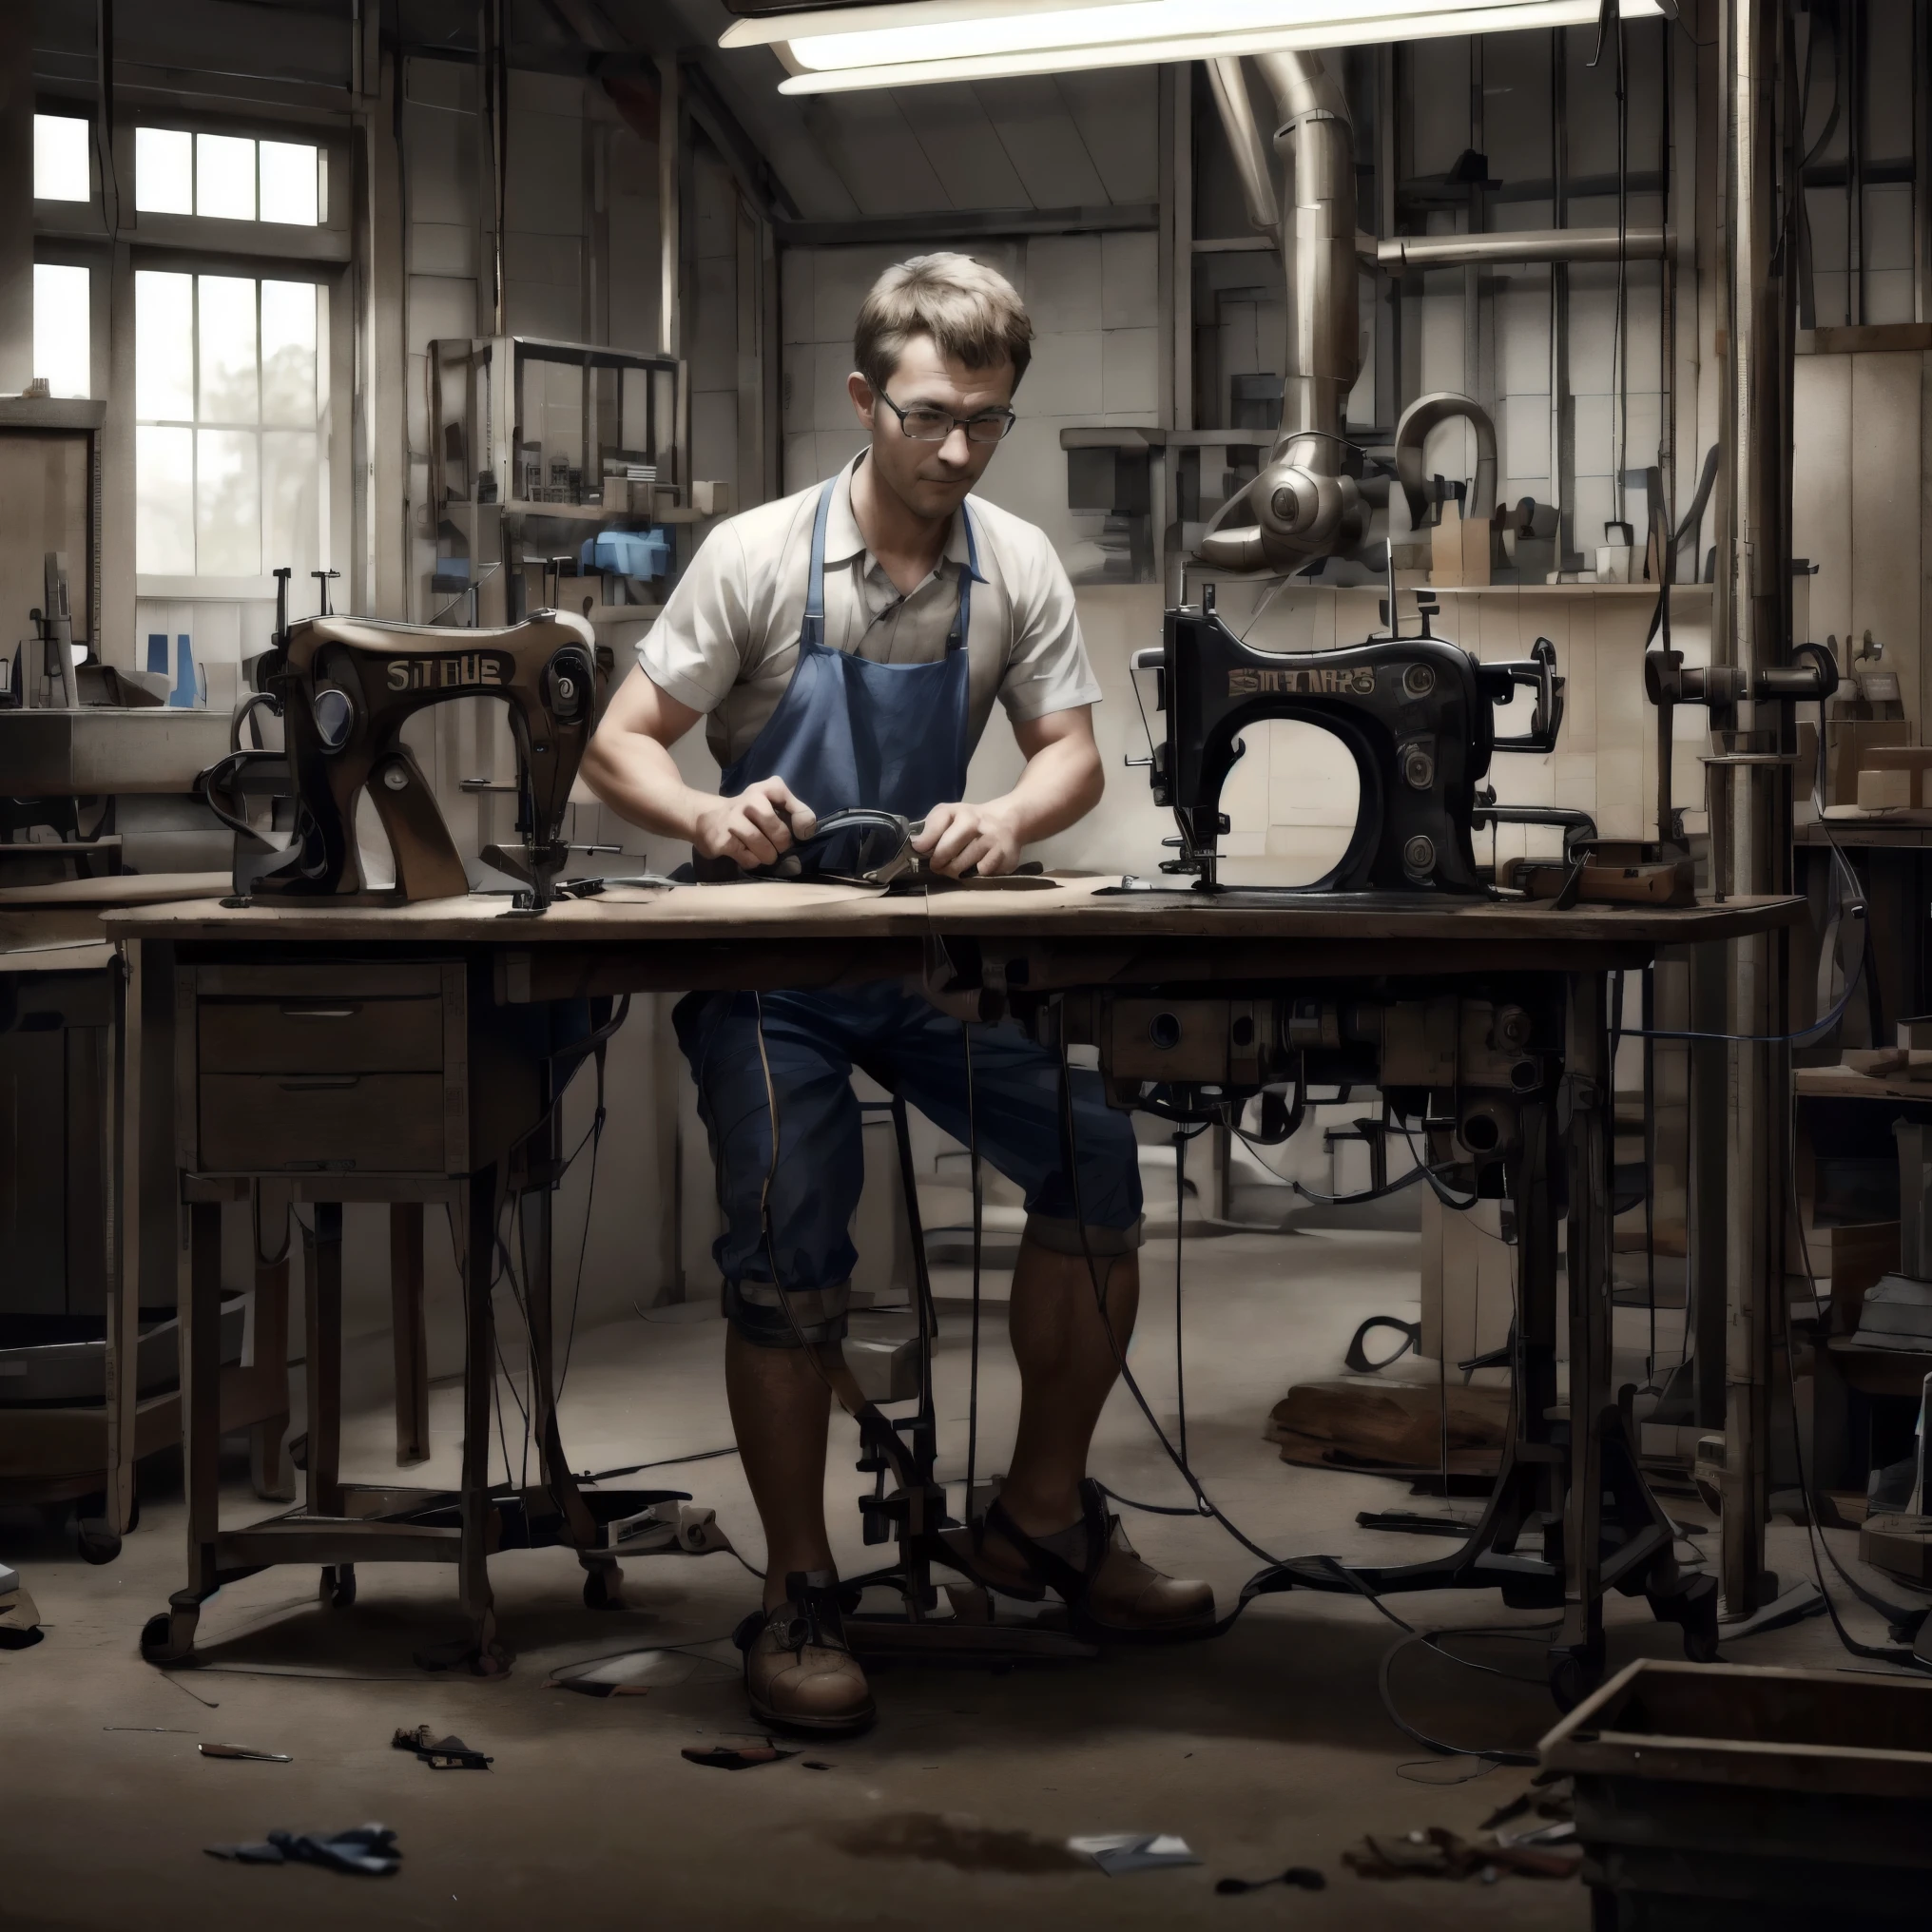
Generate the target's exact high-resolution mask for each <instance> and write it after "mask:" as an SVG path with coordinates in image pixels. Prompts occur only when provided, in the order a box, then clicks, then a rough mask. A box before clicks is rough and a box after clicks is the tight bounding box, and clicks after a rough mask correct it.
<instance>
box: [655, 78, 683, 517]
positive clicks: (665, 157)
mask: <svg viewBox="0 0 1932 1932" xmlns="http://www.w3.org/2000/svg"><path fill="white" fill-rule="evenodd" d="M678 80H679V76H678V57H677V55H676V54H675V53H667V54H663V55H660V56H659V59H658V63H657V232H658V308H657V352H658V354H659V355H660V356H676V355H678V354H680V353H681V351H680V350H679V347H678V339H679V334H680V331H679V326H678V323H679V315H678V310H679V306H680V303H679V281H680V279H681V265H682V262H683V259H684V257H683V249H682V246H681V243H680V240H679V225H680V224H679V221H678V214H679V197H680V193H681V188H682V184H681V183H680V180H679V176H680V174H681V173H682V171H683V170H682V162H683V157H682V156H681V155H680V153H679V151H678V149H679V135H680V131H681V129H682V126H683V124H684V114H683V111H682V102H681V99H680V91H679V86H678ZM678 480H679V481H680V482H681V483H682V482H685V481H687V480H688V479H687V478H685V477H682V476H681V477H680V478H679V479H678Z"/></svg>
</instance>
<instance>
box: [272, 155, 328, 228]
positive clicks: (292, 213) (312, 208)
mask: <svg viewBox="0 0 1932 1932" xmlns="http://www.w3.org/2000/svg"><path fill="white" fill-rule="evenodd" d="M261 219H262V220H263V221H264V222H298V223H299V224H300V225H301V226H302V227H304V228H313V227H314V226H315V225H316V150H315V149H314V148H313V147H306V146H303V145H299V143H296V142H292V141H264V142H263V143H262V144H261Z"/></svg>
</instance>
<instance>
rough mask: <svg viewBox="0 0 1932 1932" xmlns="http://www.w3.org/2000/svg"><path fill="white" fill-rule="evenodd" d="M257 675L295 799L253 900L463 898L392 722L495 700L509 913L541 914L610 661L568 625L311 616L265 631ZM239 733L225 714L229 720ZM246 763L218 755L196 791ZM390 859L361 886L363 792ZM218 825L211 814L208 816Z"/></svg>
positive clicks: (452, 861) (534, 620)
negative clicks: (515, 894)
mask: <svg viewBox="0 0 1932 1932" xmlns="http://www.w3.org/2000/svg"><path fill="white" fill-rule="evenodd" d="M277 635H278V644H277V647H276V648H275V649H274V650H272V651H271V652H270V653H269V654H268V657H267V659H266V661H265V662H264V663H263V664H262V665H261V667H260V670H259V672H258V678H259V684H260V687H261V696H262V698H264V699H265V700H266V701H267V703H268V705H269V708H271V709H274V710H277V711H279V713H280V717H281V721H282V733H283V742H284V746H285V751H284V753H282V754H276V753H273V752H270V753H267V754H265V756H266V757H267V758H269V759H275V758H277V757H278V756H285V757H286V759H287V762H288V767H289V773H290V781H291V782H292V783H293V785H294V789H295V795H296V800H297V803H296V814H295V836H294V839H293V840H292V842H291V844H290V845H289V847H288V850H287V856H286V858H284V859H282V860H280V862H275V863H271V865H270V866H269V868H268V869H264V870H261V872H260V873H259V874H258V875H257V876H255V877H254V879H253V880H252V893H253V896H254V897H255V898H259V899H271V900H272V899H277V898H331V899H333V900H335V901H336V902H337V903H338V904H366V903H398V902H400V903H414V902H415V901H417V900H420V899H431V898H461V897H462V896H463V895H464V894H466V893H467V892H468V891H469V890H470V880H469V877H468V875H467V873H466V872H465V871H464V867H463V860H462V859H461V857H460V855H459V854H458V853H457V851H456V847H455V844H454V840H452V839H451V837H450V834H449V828H448V827H447V826H446V825H445V824H444V823H443V817H442V813H441V812H440V811H439V810H438V809H437V806H436V802H435V796H434V794H433V792H432V790H431V787H430V783H429V781H428V780H427V779H426V778H425V777H424V776H423V773H422V769H421V767H420V766H419V765H418V764H417V763H416V762H415V758H414V757H413V756H412V754H411V753H410V751H409V748H408V747H407V746H406V745H405V744H403V743H402V728H403V726H404V724H407V723H408V721H409V720H410V719H411V718H412V717H414V716H415V713H416V712H418V711H420V710H422V709H423V708H424V707H425V706H427V705H438V704H444V703H447V702H448V701H449V700H451V699H453V698H477V697H482V698H498V699H501V700H502V701H503V702H504V703H505V704H506V705H509V707H510V726H511V733H512V738H513V739H514V741H515V744H516V760H517V817H516V829H517V832H518V833H519V835H520V836H521V838H522V840H523V849H522V853H521V855H511V854H504V855H500V856H501V857H502V858H503V859H505V860H510V859H512V858H514V857H517V856H520V858H521V860H522V868H521V869H523V870H524V871H526V873H527V876H528V879H529V890H528V891H527V893H524V894H521V895H519V903H518V906H517V910H519V911H525V912H541V911H542V910H543V909H544V907H545V906H546V905H547V904H549V903H550V902H551V899H552V898H554V897H555V892H554V884H555V880H556V877H557V874H558V873H559V872H560V871H561V870H562V869H563V865H564V861H565V860H566V859H567V858H568V857H569V855H570V846H569V845H568V843H567V842H566V841H565V840H564V808H565V807H566V805H568V804H569V802H570V787H571V785H572V784H573V783H574V782H575V780H576V776H577V768H578V765H579V764H580V763H581V762H582V760H583V756H584V748H585V746H586V745H587V744H589V742H590V733H591V732H592V731H593V730H594V729H595V728H596V724H597V717H598V713H599V711H600V709H601V708H602V705H603V700H604V695H605V691H606V689H607V687H608V685H609V677H610V672H611V667H612V662H613V661H612V657H611V653H610V651H609V648H608V647H603V646H600V645H598V644H597V643H596V641H595V637H594V635H593V633H592V631H591V629H590V627H589V625H588V624H587V623H585V622H584V620H583V619H582V618H580V617H574V616H570V615H568V614H566V613H563V612H560V611H555V610H539V611H537V612H536V613H535V614H534V615H532V616H530V617H527V618H525V619H524V620H523V622H522V623H520V624H512V625H511V626H509V627H508V628H503V629H498V630H461V631H453V630H450V629H446V628H437V627H433V626H429V625H413V624H387V623H382V622H379V621H378V620H377V619H375V618H369V617H334V616H329V617H311V618H304V619H302V620H300V621H299V622H298V623H295V624H293V625H288V626H285V627H283V628H280V630H279V631H278V633H277ZM238 724H239V714H238ZM263 756H264V754H262V753H259V752H257V753H249V752H241V751H236V752H231V753H230V755H229V758H228V759H227V760H225V761H223V762H222V764H220V765H217V766H215V767H214V768H213V769H212V770H211V771H210V772H209V773H208V774H206V779H207V788H208V789H209V791H210V792H211V793H212V792H216V791H222V790H227V791H230V792H231V793H232V792H233V790H234V788H235V786H236V784H237V782H238V780H239V777H240V774H241V771H242V770H243V769H245V766H246V764H247V763H249V762H250V761H251V760H254V759H260V758H262V757H263ZM365 791H366V792H367V793H368V796H369V798H370V801H371V802H372V803H373V804H374V805H375V807H376V814H377V819H378V820H379V821H380V822H381V825H382V829H383V831H384V833H385V834H386V835H387V836H388V839H389V844H390V849H391V851H392V852H393V853H394V855H395V859H396V887H395V890H394V891H393V892H384V891H379V890H376V889H373V888H372V887H371V886H370V885H369V883H368V881H367V879H365V877H364V875H363V870H362V862H361V858H360V854H359V853H358V851H357V843H356V829H355V828H356V809H357V802H358V801H359V800H360V798H361V796H362V794H363V793H364V792H365ZM224 816H225V815H224ZM229 822H230V823H231V824H236V826H237V830H238V835H239V833H240V832H241V831H245V830H248V829H249V828H248V827H247V826H246V824H245V821H244V822H241V823H238V822H237V821H236V820H234V819H230V820H229Z"/></svg>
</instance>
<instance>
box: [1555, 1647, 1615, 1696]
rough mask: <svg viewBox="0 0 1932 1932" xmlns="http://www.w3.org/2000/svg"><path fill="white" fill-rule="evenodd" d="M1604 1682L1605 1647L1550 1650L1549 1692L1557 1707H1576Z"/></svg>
mask: <svg viewBox="0 0 1932 1932" xmlns="http://www.w3.org/2000/svg"><path fill="white" fill-rule="evenodd" d="M1602 1682H1603V1650H1602V1646H1601V1643H1600V1642H1599V1643H1598V1644H1597V1645H1596V1646H1595V1647H1594V1650H1592V1651H1588V1652H1578V1651H1553V1652H1551V1653H1550V1695H1551V1696H1552V1697H1553V1698H1555V1702H1556V1709H1557V1710H1563V1711H1570V1710H1575V1709H1576V1707H1577V1706H1578V1705H1579V1704H1581V1703H1582V1702H1583V1700H1584V1699H1585V1698H1586V1697H1588V1696H1589V1695H1590V1694H1591V1693H1592V1692H1593V1691H1594V1690H1596V1689H1597V1688H1598V1687H1599V1686H1600V1685H1601V1684H1602Z"/></svg>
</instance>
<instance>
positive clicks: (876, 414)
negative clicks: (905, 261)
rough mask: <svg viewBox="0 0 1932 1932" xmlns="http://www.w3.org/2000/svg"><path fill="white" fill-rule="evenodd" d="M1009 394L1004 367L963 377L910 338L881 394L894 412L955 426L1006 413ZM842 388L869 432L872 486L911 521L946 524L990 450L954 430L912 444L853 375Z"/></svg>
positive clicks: (925, 343) (962, 370)
mask: <svg viewBox="0 0 1932 1932" xmlns="http://www.w3.org/2000/svg"><path fill="white" fill-rule="evenodd" d="M1013 387H1014V374H1013V364H1012V363H1010V362H1002V363H1000V364H999V365H998V366H997V367H996V368H992V369H969V368H967V366H966V365H965V363H963V362H960V361H958V360H956V359H955V358H952V357H945V356H941V355H940V354H939V352H938V350H937V349H936V348H935V347H934V346H933V340H932V338H931V337H930V336H915V337H914V338H912V340H911V341H909V342H908V343H907V344H906V347H905V354H904V355H902V356H901V357H899V361H898V368H897V369H896V370H894V371H893V375H892V379H891V380H890V381H889V382H888V383H887V384H886V386H885V393H886V396H888V397H889V398H890V399H891V400H892V401H893V402H895V403H897V404H898V407H899V408H900V409H913V408H915V407H921V408H926V409H937V410H943V411H944V412H945V413H946V414H947V415H950V416H956V417H959V418H961V419H963V418H965V417H968V416H975V415H979V414H980V413H981V412H982V411H985V410H1003V409H1007V408H1009V407H1010V406H1011V405H1012V402H1013ZM846 388H847V389H848V390H849V392H850V393H851V396H852V404H853V407H854V408H855V409H856V410H858V412H859V420H860V422H862V423H863V424H864V425H865V427H866V428H867V429H868V430H870V431H871V432H872V454H871V457H870V461H871V462H872V464H873V466H874V470H873V473H874V474H875V475H876V477H877V478H878V480H879V482H880V483H882V484H884V485H885V487H886V488H887V489H889V490H891V491H892V492H893V493H894V494H895V495H897V496H898V497H899V498H900V499H901V500H902V501H903V502H904V503H905V505H906V507H907V508H908V509H910V510H911V511H913V512H915V514H917V515H919V516H927V517H941V516H951V515H952V514H953V512H955V511H956V510H957V509H958V508H959V505H960V504H961V502H963V501H964V499H965V496H966V493H967V492H968V491H970V490H971V489H972V488H973V486H974V485H975V484H976V482H978V480H979V478H980V477H981V476H982V475H983V474H984V473H985V471H986V466H987V464H989V463H990V462H992V460H993V453H994V451H995V449H997V448H998V447H999V446H998V444H997V443H977V442H975V441H974V440H973V439H972V438H971V437H970V436H968V435H967V434H966V432H965V431H964V430H963V429H960V428H959V427H957V426H955V427H954V428H953V429H951V430H950V431H948V432H947V435H946V440H945V441H944V442H942V443H922V442H918V441H917V440H915V439H914V438H913V437H911V436H909V435H906V434H905V433H904V431H903V430H902V429H901V428H900V427H899V419H898V416H896V415H894V414H893V412H892V411H891V410H890V409H888V408H886V407H885V405H884V403H882V402H880V401H879V398H878V397H877V396H875V395H874V394H873V389H872V385H871V384H870V383H869V382H867V381H866V379H865V377H862V376H860V375H859V374H857V373H856V372H855V373H854V374H853V375H852V376H850V377H847V379H846Z"/></svg>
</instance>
